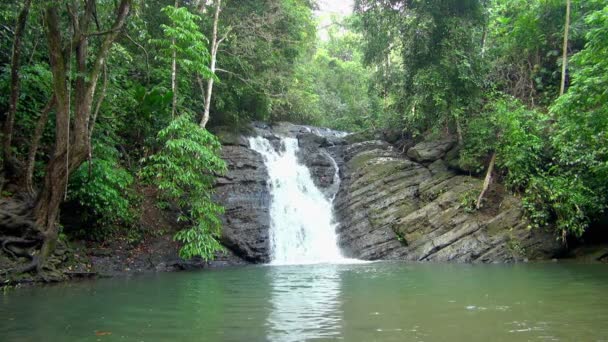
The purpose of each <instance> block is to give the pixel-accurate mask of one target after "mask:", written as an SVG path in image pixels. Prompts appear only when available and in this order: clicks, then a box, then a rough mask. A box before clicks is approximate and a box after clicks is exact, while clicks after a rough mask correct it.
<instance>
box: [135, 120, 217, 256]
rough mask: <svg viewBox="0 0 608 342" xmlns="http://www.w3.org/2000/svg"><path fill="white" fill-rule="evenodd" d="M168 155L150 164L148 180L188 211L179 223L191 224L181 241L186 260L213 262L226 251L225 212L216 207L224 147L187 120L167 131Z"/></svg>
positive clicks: (165, 147) (162, 135) (174, 123)
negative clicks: (215, 193)
mask: <svg viewBox="0 0 608 342" xmlns="http://www.w3.org/2000/svg"><path fill="white" fill-rule="evenodd" d="M158 139H159V140H160V141H161V142H162V143H163V147H162V149H161V150H160V151H159V152H158V153H156V154H154V155H152V156H151V157H149V158H148V165H147V166H146V167H145V168H144V170H143V174H144V175H145V176H146V177H147V178H148V179H150V180H152V181H153V182H154V183H155V184H156V185H157V186H158V188H159V189H160V190H161V193H162V197H163V198H164V199H167V200H170V201H173V202H175V203H176V204H177V205H178V207H179V208H180V209H181V210H182V212H181V214H180V216H179V220H180V221H186V222H188V223H189V224H190V227H189V228H186V229H184V230H182V231H180V232H178V233H177V234H176V235H175V239H176V240H177V241H180V242H182V243H183V247H182V248H181V249H180V256H181V257H183V258H191V257H194V256H201V257H203V258H204V259H205V260H209V259H212V258H213V257H214V253H215V252H216V251H219V250H221V249H222V247H221V245H220V243H219V242H218V240H217V239H218V238H219V237H220V235H221V221H220V219H219V215H221V214H222V213H223V208H222V207H221V206H219V205H217V204H216V203H214V202H213V198H212V194H213V184H214V181H215V177H216V176H217V175H221V174H223V173H224V172H225V171H226V163H225V162H224V161H223V160H222V159H221V158H220V157H219V151H220V143H219V141H218V140H217V138H216V137H215V136H214V135H212V134H211V133H209V132H208V131H207V130H205V129H202V128H200V127H199V126H198V125H196V124H195V123H193V122H192V117H191V116H190V115H188V114H183V115H181V116H179V117H178V118H176V119H175V120H173V121H172V122H171V123H170V124H169V126H167V127H166V128H165V129H163V130H161V131H160V132H159V134H158Z"/></svg>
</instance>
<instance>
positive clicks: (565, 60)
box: [559, 0, 570, 95]
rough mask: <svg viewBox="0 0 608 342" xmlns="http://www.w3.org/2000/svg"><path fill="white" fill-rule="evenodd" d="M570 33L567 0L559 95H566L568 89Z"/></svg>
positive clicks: (567, 4) (568, 0) (568, 3)
mask: <svg viewBox="0 0 608 342" xmlns="http://www.w3.org/2000/svg"><path fill="white" fill-rule="evenodd" d="M569 31H570V0H566V23H565V24H564V46H563V51H562V81H561V83H560V86H559V95H564V91H565V89H566V70H567V67H568V32H569Z"/></svg>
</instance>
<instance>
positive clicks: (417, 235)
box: [217, 124, 560, 262]
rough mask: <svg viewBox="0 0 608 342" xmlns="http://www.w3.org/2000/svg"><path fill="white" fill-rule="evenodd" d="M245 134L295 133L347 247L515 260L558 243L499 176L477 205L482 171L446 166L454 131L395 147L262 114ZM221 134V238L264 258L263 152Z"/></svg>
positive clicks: (274, 137)
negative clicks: (271, 122)
mask: <svg viewBox="0 0 608 342" xmlns="http://www.w3.org/2000/svg"><path fill="white" fill-rule="evenodd" d="M248 134H249V135H262V136H265V137H266V138H268V139H270V140H271V141H276V142H278V141H279V136H289V137H294V138H297V139H298V142H299V145H300V155H299V158H300V159H301V161H302V162H303V163H304V164H306V165H307V166H308V167H309V168H310V170H311V174H312V175H313V177H314V178H315V183H316V184H317V186H319V187H320V188H321V189H322V190H323V191H324V193H325V194H326V195H327V196H328V197H330V198H331V197H334V196H335V200H334V212H335V217H336V220H337V222H338V234H339V244H340V247H341V248H342V250H343V252H344V253H345V254H346V255H347V256H349V257H354V258H360V259H366V260H378V259H398V260H412V261H414V260H415V261H456V262H510V261H515V260H525V259H547V258H552V257H553V256H554V255H556V254H557V253H558V252H559V251H560V244H559V243H558V242H557V241H556V239H555V237H554V236H553V235H552V234H551V233H549V232H545V231H541V230H530V229H528V228H527V227H528V223H527V222H526V220H525V218H524V217H523V208H522V206H521V203H520V201H519V199H518V198H516V197H514V196H513V195H511V194H509V193H508V192H506V191H504V189H502V187H501V186H500V185H493V186H492V188H491V189H490V191H489V194H488V196H487V199H486V201H485V202H484V207H483V208H482V209H480V210H474V207H473V203H474V200H475V199H476V196H477V194H478V193H479V191H480V189H481V183H482V181H481V180H479V179H476V178H473V177H469V176H465V175H459V174H458V173H457V172H456V171H454V170H450V169H449V167H448V165H450V160H449V159H450V158H453V156H454V154H455V152H454V151H455V150H454V146H455V142H454V140H452V139H442V140H437V141H427V142H421V143H418V144H414V143H413V142H411V141H408V142H406V143H402V144H401V145H400V148H399V149H397V148H395V147H394V146H393V145H391V144H389V143H387V142H386V141H384V140H382V139H377V138H374V139H365V138H361V137H357V136H347V137H343V136H342V135H341V134H339V133H338V132H333V131H330V130H326V129H318V128H314V127H307V126H299V125H291V124H279V125H275V126H268V125H263V124H256V125H254V127H253V128H252V129H251V130H250V131H249V133H248ZM218 135H219V136H220V139H221V140H222V142H223V144H224V150H223V156H224V158H225V159H226V160H227V162H228V164H229V172H228V174H227V175H226V176H225V177H223V178H220V179H219V181H218V186H217V198H218V200H219V201H220V202H221V203H222V204H223V205H224V206H225V207H226V214H225V217H224V235H223V237H222V241H223V243H224V244H225V245H226V246H227V247H228V248H229V249H230V250H231V251H233V252H234V253H235V254H236V255H238V256H240V257H241V258H243V259H246V260H249V261H252V262H266V261H268V258H269V241H268V229H269V226H270V217H269V213H268V208H269V203H270V200H271V197H270V191H269V190H270V189H269V188H268V184H267V182H266V180H267V172H266V169H265V167H264V163H263V160H262V158H261V156H260V155H259V154H257V153H256V152H254V151H252V150H251V149H249V148H248V143H247V139H246V138H244V137H243V136H239V135H234V134H229V133H225V132H220V133H218ZM276 148H280V146H279V145H278V144H277V145H276ZM337 170H339V177H335V175H336V171H337Z"/></svg>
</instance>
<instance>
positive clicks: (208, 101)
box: [200, 0, 223, 128]
mask: <svg viewBox="0 0 608 342" xmlns="http://www.w3.org/2000/svg"><path fill="white" fill-rule="evenodd" d="M221 7H222V0H215V15H214V16H213V34H212V38H211V67H210V68H209V69H211V72H212V73H213V74H215V65H216V61H217V50H218V48H219V45H220V43H221V42H222V40H223V39H221V40H219V41H218V38H217V25H218V21H219V18H220V11H221ZM213 82H214V79H213V77H211V78H209V80H207V88H206V89H205V90H206V94H205V111H204V112H203V117H202V119H201V124H200V126H201V128H205V126H206V125H207V122H208V121H209V112H210V111H211V94H212V93H213Z"/></svg>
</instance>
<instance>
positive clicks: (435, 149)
mask: <svg viewBox="0 0 608 342" xmlns="http://www.w3.org/2000/svg"><path fill="white" fill-rule="evenodd" d="M455 144H456V140H455V139H453V138H446V139H442V140H437V141H424V142H421V143H419V144H416V145H415V146H414V147H412V148H410V149H409V150H407V156H408V157H409V158H410V159H412V160H414V161H417V162H419V163H424V162H434V161H435V160H438V159H441V158H443V156H445V154H446V153H447V152H448V151H449V150H450V149H451V148H452V147H454V145H455Z"/></svg>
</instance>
